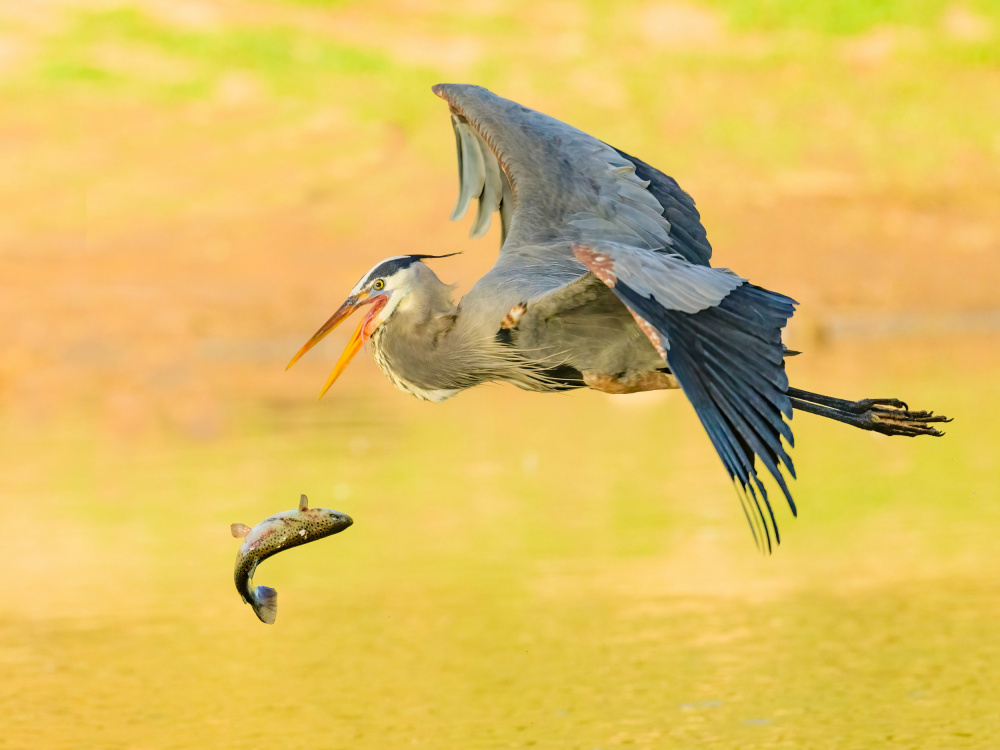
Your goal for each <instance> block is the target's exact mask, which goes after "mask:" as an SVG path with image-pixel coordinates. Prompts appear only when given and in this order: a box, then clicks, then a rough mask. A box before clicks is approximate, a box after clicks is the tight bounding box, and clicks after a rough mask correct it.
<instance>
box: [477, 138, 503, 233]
mask: <svg viewBox="0 0 1000 750" xmlns="http://www.w3.org/2000/svg"><path fill="white" fill-rule="evenodd" d="M477 139H478V141H479V152H480V154H481V155H482V158H483V168H484V180H483V193H482V195H480V196H479V208H478V210H477V211H476V220H475V221H474V222H473V223H472V230H471V231H470V232H469V236H470V237H472V238H473V239H478V238H479V237H482V236H483V235H484V234H486V232H487V231H488V230H489V228H490V223H491V221H492V219H493V212H494V211H496V210H497V209H499V208H500V200H501V198H502V196H503V185H502V184H501V180H503V176H502V175H501V174H500V165H499V164H498V163H497V160H496V157H495V156H493V151H491V150H490V147H489V146H488V145H486V142H485V141H483V139H482V138H480V137H478V135H477Z"/></svg>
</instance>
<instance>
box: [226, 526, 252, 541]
mask: <svg viewBox="0 0 1000 750" xmlns="http://www.w3.org/2000/svg"><path fill="white" fill-rule="evenodd" d="M229 530H230V531H231V532H232V534H233V536H234V537H236V538H237V539H242V538H243V537H245V536H246V535H247V534H249V533H250V527H249V526H247V525H246V524H245V523H234V524H230V526H229Z"/></svg>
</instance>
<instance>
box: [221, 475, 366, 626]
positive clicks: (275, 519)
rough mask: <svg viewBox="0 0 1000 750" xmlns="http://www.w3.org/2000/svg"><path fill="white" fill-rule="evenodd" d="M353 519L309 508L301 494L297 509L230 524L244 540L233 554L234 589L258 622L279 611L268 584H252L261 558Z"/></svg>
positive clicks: (339, 528) (335, 531) (338, 529)
mask: <svg viewBox="0 0 1000 750" xmlns="http://www.w3.org/2000/svg"><path fill="white" fill-rule="evenodd" d="M352 523H354V521H353V520H352V519H351V517H350V516H348V515H345V514H343V513H338V512H337V511H335V510H327V509H326V508H310V507H309V500H308V498H306V496H305V495H303V496H302V498H301V499H300V500H299V507H298V510H286V511H285V512H284V513H279V514H277V515H276V516H271V517H270V518H268V519H265V520H263V521H261V522H260V523H259V524H257V525H256V526H254V527H253V528H252V529H251V528H250V527H249V526H247V525H245V524H242V523H234V524H233V525H232V526H231V527H230V529H231V530H232V532H233V536H234V537H236V538H237V539H242V540H243V544H242V545H241V546H240V551H239V554H237V555H236V571H235V574H234V578H235V580H236V590H237V591H239V592H240V596H242V597H243V601H244V602H246V603H247V604H249V605H250V606H251V607H253V611H254V613H255V614H256V615H257V617H258V618H260V621H261V622H265V623H267V624H268V625H273V624H274V618H275V617H277V615H278V592H277V591H275V590H274V589H272V588H268V587H267V586H257V587H254V585H253V574H254V571H256V570H257V566H258V565H260V563H261V561H263V560H266V559H267V558H269V557H271V556H272V555H276V554H278V553H279V552H283V551H284V550H286V549H290V548H292V547H298V546H299V545H300V544H307V543H309V542H314V541H316V540H317V539H322V538H323V537H325V536H331V535H332V534H338V533H340V532H341V531H343V530H344V529H346V528H347V527H348V526H350V525H351V524H352Z"/></svg>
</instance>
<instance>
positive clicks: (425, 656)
mask: <svg viewBox="0 0 1000 750" xmlns="http://www.w3.org/2000/svg"><path fill="white" fill-rule="evenodd" d="M440 81H455V82H474V83H480V84H483V85H486V86H488V87H489V88H491V89H492V90H494V91H496V92H497V93H499V94H501V95H503V96H507V97H509V98H512V99H514V100H516V101H519V102H521V103H523V104H525V105H527V106H531V107H534V108H536V109H540V110H542V111H544V112H546V113H548V114H551V115H553V116H556V117H558V118H560V119H563V120H566V121H568V122H570V123H572V124H574V125H576V126H578V127H580V128H582V129H584V130H586V131H588V132H590V133H592V134H594V135H596V136H598V137H600V138H601V139H603V140H606V141H608V142H610V143H613V144H614V145H616V146H617V147H619V148H622V149H623V150H625V151H627V152H629V153H634V154H637V155H639V156H641V157H642V158H643V159H645V160H646V161H649V162H650V163H652V164H654V165H657V166H658V167H659V168H661V169H662V170H663V171H665V172H667V173H668V174H671V175H673V176H674V177H676V178H677V179H678V180H679V181H680V183H681V185H682V186H683V187H685V189H686V190H688V191H689V192H690V193H692V195H694V197H695V198H696V200H697V201H698V205H699V208H700V209H701V211H702V215H703V219H704V222H705V225H706V227H707V228H708V232H709V238H710V239H711V240H712V242H713V244H714V247H715V256H714V261H715V263H716V264H717V265H721V266H726V267H731V268H733V269H735V270H737V271H738V272H739V273H740V274H741V275H745V276H749V277H750V278H751V279H752V280H753V281H754V282H755V283H758V284H760V285H763V286H766V287H769V288H772V289H776V290H778V291H781V292H784V293H787V294H789V295H791V296H793V297H795V298H796V299H798V300H799V301H800V302H801V307H800V311H799V313H798V314H797V315H796V317H795V319H794V320H793V321H792V323H791V325H790V328H789V330H788V341H789V344H790V345H792V346H793V347H794V348H797V349H802V350H803V351H804V352H805V354H804V355H803V356H801V357H798V358H796V359H795V360H792V361H790V362H789V371H790V375H791V377H792V380H793V383H795V384H796V385H797V386H799V387H802V388H806V389H809V390H814V391H821V392H827V393H833V394H836V395H843V396H845V397H851V398H857V397H863V396H898V397H901V398H903V399H906V400H908V401H909V402H910V404H911V405H912V406H914V407H915V408H929V409H935V410H937V411H940V412H943V413H947V414H949V415H951V416H954V417H955V422H954V424H952V425H949V429H948V433H949V434H948V435H947V436H946V437H945V438H943V439H940V440H934V439H929V438H922V439H916V440H909V439H903V438H895V439H889V438H884V437H881V436H877V435H872V434H868V433H862V432H860V431H856V430H850V429H849V428H846V427H844V426H842V425H838V424H834V423H829V422H822V421H818V420H815V419H812V418H810V417H809V416H808V415H799V416H797V417H796V419H795V422H794V427H795V430H796V438H797V440H796V450H795V454H794V455H795V461H796V466H797V468H798V470H799V475H800V479H799V481H797V482H796V483H795V486H794V488H793V490H794V492H795V496H796V499H797V500H798V502H799V506H800V508H801V512H800V517H799V518H798V519H797V520H793V519H792V518H791V516H790V514H789V513H788V512H787V510H785V509H781V510H780V516H779V522H780V523H781V525H782V531H783V532H784V533H783V544H782V546H781V548H780V549H779V550H778V551H777V552H776V553H775V554H774V555H773V556H771V557H764V556H762V555H760V554H759V553H758V552H757V551H756V550H755V548H754V545H753V542H752V540H751V537H750V534H749V532H748V530H747V528H746V524H745V521H744V520H743V518H742V514H741V513H740V511H739V507H738V504H737V501H736V498H735V496H734V493H733V490H732V488H731V486H730V485H729V483H728V482H727V481H726V478H725V473H724V471H723V469H722V467H721V465H720V463H719V460H718V458H717V457H716V456H715V454H714V452H713V450H712V448H711V445H710V444H709V441H708V439H707V437H706V436H705V434H704V432H703V431H702V429H701V428H700V426H699V424H698V422H697V419H696V418H695V417H694V415H693V412H692V410H691V408H690V406H689V405H688V404H687V403H686V401H685V400H684V398H683V397H682V396H681V395H680V394H679V393H653V394H637V395H633V396H605V395H601V394H596V393H571V394H564V395H560V396H545V397H543V396H539V395H535V394H526V393H522V392H519V391H516V390H514V389H511V388H506V387H490V388H482V389H477V390H474V391H473V392H469V393H466V394H463V395H462V396H460V397H458V398H456V399H454V400H452V401H449V402H447V403H445V404H443V405H440V406H438V405H430V404H424V403H420V402H417V401H416V400H414V399H412V398H409V397H407V396H405V395H403V394H401V393H399V392H396V391H395V390H394V389H393V388H392V386H391V385H390V384H389V383H388V381H387V380H386V379H385V378H383V377H382V375H381V374H380V373H379V372H378V371H377V369H376V368H375V367H374V365H373V364H372V362H371V360H370V357H368V356H362V357H359V358H358V360H357V361H356V362H355V363H354V365H353V366H352V367H351V368H350V369H349V370H348V371H347V373H346V374H345V375H344V376H343V378H342V379H341V381H340V382H338V383H337V385H336V386H335V387H334V388H333V390H332V391H331V392H330V393H329V394H328V395H327V396H326V397H325V398H324V399H323V400H322V401H319V402H318V401H316V398H315V397H316V394H317V393H318V390H319V388H320V386H321V385H322V383H323V381H324V380H325V378H326V376H327V374H328V372H329V369H330V367H331V366H332V363H333V361H334V360H335V358H336V356H337V355H338V354H339V349H340V346H339V345H340V344H342V342H343V341H344V339H345V338H346V335H347V333H343V334H340V336H339V337H331V338H332V339H336V340H332V341H330V342H324V345H323V346H321V347H320V348H319V349H317V350H316V351H314V352H313V353H311V354H310V355H309V356H308V357H307V358H306V359H305V360H303V361H302V362H301V363H300V364H299V365H297V366H296V367H295V368H294V369H293V370H291V371H289V372H287V373H286V372H284V365H285V363H286V362H287V360H288V358H289V357H290V355H291V354H293V353H294V352H295V351H296V350H297V349H298V347H299V346H300V345H301V344H302V343H303V342H304V341H305V339H306V338H307V337H308V336H309V335H310V334H311V333H312V332H313V331H314V330H315V329H316V327H317V326H318V325H319V324H320V323H321V322H322V321H323V320H325V319H326V318H327V317H328V316H329V314H330V313H331V312H332V311H333V309H335V307H336V306H338V305H339V304H340V302H341V301H342V300H343V298H344V296H345V294H346V292H347V291H348V290H349V288H350V287H351V286H352V285H353V284H354V283H355V281H356V280H357V278H358V277H359V276H360V275H361V274H362V273H364V272H365V271H366V270H367V269H368V268H370V267H371V266H372V265H374V263H375V262H377V261H378V260H380V259H381V258H383V257H386V256H389V255H394V254H399V253H405V252H432V253H446V252H454V251H458V250H462V251H464V255H462V256H460V257H458V258H454V259H450V260H447V261H441V262H440V264H439V266H438V270H439V273H440V274H441V275H442V277H443V278H445V279H447V280H455V281H458V282H459V289H460V291H464V290H465V289H467V288H468V287H469V286H470V285H471V282H472V281H473V280H474V279H475V278H477V277H478V275H479V274H481V273H482V272H484V271H485V270H486V269H487V268H488V267H489V266H490V265H491V263H492V261H493V259H494V258H495V255H496V246H497V240H498V237H497V234H496V232H497V229H496V228H495V227H494V229H493V230H491V233H490V236H489V237H488V238H487V239H485V240H481V241H478V242H474V243H473V242H470V241H468V240H467V239H466V237H465V235H466V233H467V231H468V224H469V223H470V222H471V219H469V218H468V217H467V218H466V220H465V221H463V222H459V223H456V224H450V223H449V222H448V221H447V216H448V212H449V211H450V209H451V205H452V202H453V200H454V195H455V190H456V188H457V185H456V183H457V180H456V177H455V174H454V173H455V164H454V158H455V157H454V142H453V136H452V133H451V128H450V127H449V124H448V119H447V109H446V106H445V105H444V103H443V102H441V101H440V100H438V99H437V98H435V97H434V96H433V95H432V94H431V93H430V86H431V85H432V84H434V83H437V82H440ZM0 101H2V106H0V205H2V209H0V321H2V329H0V333H2V336H3V343H2V345H0V460H2V466H0V468H2V471H0V524H2V528H3V532H4V533H3V540H4V550H3V551H4V556H5V558H6V559H7V560H8V569H7V575H6V577H5V578H6V581H5V590H6V592H7V593H6V594H5V600H4V602H3V606H0V674H2V675H3V679H2V680H0V730H2V731H0V747H11V748H27V747H32V748H37V747H53V748H57V747H80V748H93V747H101V748H190V747H232V748H243V747H246V748H250V747H255V748H256V747H262V746H267V747H274V748H397V747H412V746H420V747H428V748H479V747H484V748H486V747H489V748H492V747H522V746H529V745H535V746H538V747H546V748H549V747H551V748H584V749H585V750H589V749H590V748H608V747H617V746H620V745H630V746H634V747H639V748H674V747H677V748H690V747H707V748H732V747H740V748H755V747H757V748H764V747H767V748H771V747H838V748H871V747H906V748H941V747H949V748H960V747H992V746H995V736H996V727H997V726H1000V708H998V706H1000V704H998V702H997V696H998V695H1000V677H998V673H997V670H996V664H997V663H998V659H1000V628H998V627H997V621H998V618H1000V583H998V581H1000V560H998V556H997V554H996V549H997V542H996V539H997V536H998V534H1000V459H998V455H997V454H998V451H1000V427H998V422H1000V406H998V403H997V393H998V391H997V380H998V375H1000V347H998V344H1000V292H998V288H1000V258H998V251H1000V218H998V217H1000V5H998V4H997V3H996V2H987V1H986V0H978V1H966V0H954V1H953V0H911V1H906V2H904V1H903V0H880V1H879V2H865V1H862V0H842V1H841V2H828V3H819V2H815V3H809V2H793V1H792V0H769V1H766V2H750V1H749V0H717V1H715V2H704V3H693V2H647V3H636V4H633V3H600V2H569V1H568V0H565V1H561V2H552V1H548V0H532V1H530V2H528V1H525V2H509V3H508V2H501V1H500V0H484V1H481V2H468V3H464V4H458V3H451V2H444V1H443V0H397V1H395V2H349V1H342V2H336V1H335V2H322V1H321V0H297V1H295V0H284V1H282V0H131V1H128V0H126V1H123V2H116V1H115V0H90V1H89V2H88V1H87V0H16V1H14V0H9V1H7V2H3V3H0ZM300 492H305V493H308V494H309V495H310V498H311V499H312V502H313V504H315V505H320V506H326V507H334V508H337V509H339V510H342V511H345V512H347V513H350V514H351V515H353V517H354V518H355V521H356V523H355V526H354V527H353V528H352V529H351V530H350V531H349V532H348V533H346V534H344V535H342V536H338V537H336V538H335V539H332V540H329V541H325V542H322V543H319V544H315V545H309V546H306V547H304V548H301V549H299V550H295V551H292V552H289V553H287V554H284V555H281V556H279V557H277V558H275V559H274V560H272V561H269V562H267V563H266V564H265V565H264V566H262V568H261V570H260V571H259V572H258V575H257V581H258V582H259V583H262V584H267V585H271V586H274V587H276V588H277V589H278V591H279V592H280V601H281V607H280V612H279V617H278V621H277V624H276V625H275V626H274V627H273V628H269V627H265V626H263V625H261V624H260V623H259V622H258V621H257V620H256V618H255V617H254V616H253V614H252V612H251V611H250V609H249V608H248V607H246V606H245V605H244V604H242V602H241V601H240V599H239V596H238V595H237V593H236V592H235V591H234V587H233V583H232V574H231V570H232V568H231V566H232V562H233V557H234V555H235V553H236V549H237V547H238V544H237V543H236V541H235V540H233V539H232V538H230V536H229V531H228V524H229V523H231V522H234V521H239V522H244V523H249V524H253V523H256V522H257V521H259V520H260V519H262V518H264V517H265V516H267V515H269V514H271V513H273V512H276V511H279V510H284V509H287V508H291V507H294V505H295V502H296V499H297V498H298V495H299V493H300Z"/></svg>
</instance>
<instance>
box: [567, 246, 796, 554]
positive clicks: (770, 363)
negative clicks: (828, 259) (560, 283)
mask: <svg viewBox="0 0 1000 750" xmlns="http://www.w3.org/2000/svg"><path fill="white" fill-rule="evenodd" d="M643 253H645V256H646V257H645V258H644V257H643ZM574 254H575V255H576V257H577V258H578V259H579V260H580V262H581V263H583V264H584V265H585V266H586V267H587V268H589V269H590V270H591V272H592V273H593V274H594V275H595V276H596V277H597V278H599V279H600V280H601V281H603V282H604V283H605V284H606V285H607V286H608V287H609V288H610V289H611V290H612V291H613V292H614V294H615V296H617V297H618V299H620V300H621V301H622V302H623V303H625V305H626V307H628V309H629V311H630V312H631V313H632V315H633V317H634V318H635V320H636V322H637V323H638V325H639V328H640V329H641V330H642V331H643V333H645V334H646V336H647V337H648V338H649V340H650V341H651V342H652V343H653V345H654V346H655V347H656V349H657V351H658V352H659V353H660V355H661V356H662V357H664V358H665V359H666V361H667V365H668V366H669V367H670V371H671V372H672V373H673V375H674V377H676V378H677V381H678V382H679V383H680V385H681V388H683V389H684V394H685V395H686V396H687V397H688V400H690V401H691V404H692V406H694V409H695V412H696V413H697V414H698V418H699V419H700V420H701V423H702V426H703V427H704V428H705V431H706V432H707V433H708V436H709V438H710V439H711V441H712V444H713V445H714V446H715V449H716V452H717V453H718V454H719V457H720V458H721V459H722V463H723V465H724V466H725V467H726V471H727V472H728V473H729V476H730V478H731V479H734V480H735V481H736V482H737V483H738V485H739V487H740V489H741V491H742V495H741V498H743V499H744V500H746V501H749V502H750V503H751V504H752V506H753V507H754V509H755V510H756V518H752V517H751V515H750V514H749V513H748V514H747V521H748V522H749V523H750V529H751V531H753V532H754V538H756V539H758V541H760V536H763V537H764V539H765V540H766V542H767V547H768V549H770V548H771V530H773V532H774V536H775V540H776V541H777V542H778V543H780V541H781V537H780V535H779V533H778V525H777V522H776V521H775V518H774V512H773V510H772V508H771V503H770V501H769V500H768V496H767V490H766V489H765V487H764V485H763V483H762V482H761V480H760V478H759V477H758V475H757V470H756V468H755V465H754V464H755V459H757V458H759V459H760V461H761V462H762V463H763V464H764V466H765V468H766V469H767V470H768V472H769V473H770V474H771V476H772V477H773V478H774V480H775V482H777V484H778V486H779V487H780V488H781V491H782V493H783V494H784V496H785V499H786V500H787V501H788V504H789V507H791V509H792V513H793V514H794V513H795V512H796V510H795V503H794V501H793V500H792V496H791V493H790V491H789V489H788V484H787V483H786V481H785V478H784V477H783V476H782V474H781V472H780V470H779V466H781V465H784V466H785V469H786V470H787V471H788V473H789V475H791V476H792V477H793V478H794V477H795V467H794V465H793V464H792V459H791V457H790V456H789V455H788V452H787V451H786V450H785V448H784V446H783V445H782V442H781V440H782V438H784V439H785V440H786V441H787V442H788V444H789V446H791V445H793V444H794V438H793V436H792V429H791V427H790V426H789V424H788V423H787V422H786V421H785V420H786V418H787V419H791V417H792V404H791V401H790V400H789V398H788V378H787V376H786V375H785V363H784V347H783V345H782V343H781V329H782V328H784V327H785V323H786V322H787V321H788V319H789V318H790V317H792V314H793V313H794V312H795V304H796V303H795V301H794V300H792V299H790V298H788V297H786V296H784V295H782V294H777V293H776V292H771V291H768V290H766V289H761V288H760V287H757V286H754V285H753V284H749V283H747V282H746V280H745V279H742V278H740V277H738V276H736V275H735V274H732V273H730V272H728V271H726V270H724V269H715V268H706V267H704V266H695V265H693V264H688V265H687V267H686V268H684V267H683V265H681V264H686V263H687V262H686V261H684V260H682V259H679V258H675V259H673V266H670V265H667V264H665V262H664V261H665V260H667V258H665V257H663V256H661V257H651V254H650V253H649V252H648V251H641V250H636V249H635V248H632V247H628V246H621V245H615V244H613V243H599V242H598V243H593V242H592V243H589V244H588V245H582V244H581V245H576V246H575V247H574ZM746 510H747V507H746V506H744V511H746ZM765 510H766V511H767V516H766V517H765V515H764V511H765ZM757 521H759V522H760V523H759V525H758V524H757ZM768 522H770V528H769V523H768ZM755 526H756V529H755ZM757 529H759V530H760V536H759V535H758V531H757Z"/></svg>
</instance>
